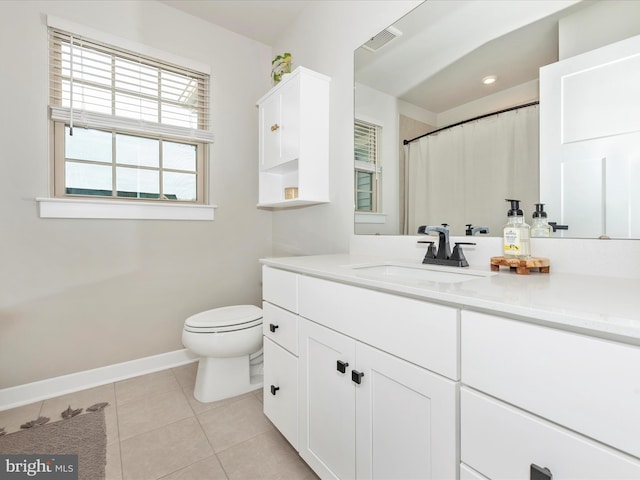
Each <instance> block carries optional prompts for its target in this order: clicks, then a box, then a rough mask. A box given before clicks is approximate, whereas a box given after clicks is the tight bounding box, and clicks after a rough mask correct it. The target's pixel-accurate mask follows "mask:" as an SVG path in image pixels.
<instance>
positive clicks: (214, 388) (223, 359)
mask: <svg viewBox="0 0 640 480" xmlns="http://www.w3.org/2000/svg"><path fill="white" fill-rule="evenodd" d="M182 344H183V345H184V346H185V347H186V348H187V349H189V350H190V351H191V352H193V353H194V354H196V355H198V356H199V357H200V360H199V363H198V373H197V375H196V386H195V390H194V392H193V396H194V397H195V398H196V400H198V401H200V402H204V403H207V402H214V401H216V400H222V399H225V398H229V397H233V396H236V395H240V394H242V393H246V392H249V391H252V390H256V389H258V388H262V375H254V376H253V377H252V375H251V372H252V369H253V368H252V365H251V363H255V362H251V360H252V359H253V358H259V355H260V352H261V349H262V309H261V308H259V307H256V306H254V305H234V306H230V307H221V308H214V309H212V310H207V311H204V312H200V313H197V314H195V315H192V316H190V317H189V318H187V319H186V320H185V322H184V328H183V330H182ZM252 357H253V358H252Z"/></svg>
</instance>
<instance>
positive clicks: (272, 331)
mask: <svg viewBox="0 0 640 480" xmlns="http://www.w3.org/2000/svg"><path fill="white" fill-rule="evenodd" d="M278 327H279V325H274V324H273V323H270V324H269V330H271V333H275V331H276V328H278Z"/></svg>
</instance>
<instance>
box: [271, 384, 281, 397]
mask: <svg viewBox="0 0 640 480" xmlns="http://www.w3.org/2000/svg"><path fill="white" fill-rule="evenodd" d="M278 390H280V387H276V386H275V385H271V395H275V394H276V392H277V391H278Z"/></svg>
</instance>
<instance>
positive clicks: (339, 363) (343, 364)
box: [336, 360, 349, 373]
mask: <svg viewBox="0 0 640 480" xmlns="http://www.w3.org/2000/svg"><path fill="white" fill-rule="evenodd" d="M348 366H349V364H348V363H347V362H343V361H342V360H338V361H337V362H336V370H338V371H339V372H340V373H345V372H346V371H347V367H348Z"/></svg>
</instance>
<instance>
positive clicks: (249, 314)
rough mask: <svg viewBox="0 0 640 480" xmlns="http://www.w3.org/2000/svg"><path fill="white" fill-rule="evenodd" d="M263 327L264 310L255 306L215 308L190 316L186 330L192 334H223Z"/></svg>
mask: <svg viewBox="0 0 640 480" xmlns="http://www.w3.org/2000/svg"><path fill="white" fill-rule="evenodd" d="M259 325H262V309H261V308H259V307H256V306H255V305H234V306H231V307H221V308H214V309H212V310H207V311H205V312H200V313H197V314H195V315H192V316H190V317H189V318H187V319H186V320H185V322H184V330H185V331H186V332H191V333H223V332H234V331H237V330H245V329H248V328H253V327H256V326H259Z"/></svg>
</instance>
